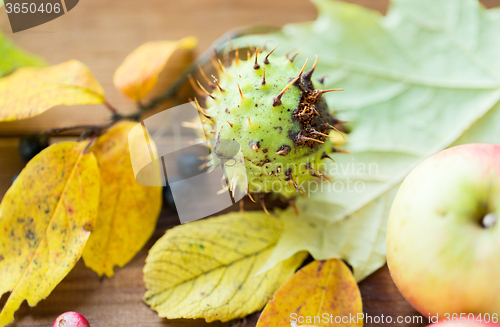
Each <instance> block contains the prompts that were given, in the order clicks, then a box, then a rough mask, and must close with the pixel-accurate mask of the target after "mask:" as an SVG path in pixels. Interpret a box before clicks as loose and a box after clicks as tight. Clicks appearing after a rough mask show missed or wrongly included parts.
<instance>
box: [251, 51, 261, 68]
mask: <svg viewBox="0 0 500 327" xmlns="http://www.w3.org/2000/svg"><path fill="white" fill-rule="evenodd" d="M258 57H259V48H258V47H257V49H255V63H254V65H253V69H259V68H260V65H259V63H258V62H257V58H258Z"/></svg>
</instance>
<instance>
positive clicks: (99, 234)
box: [83, 122, 162, 277]
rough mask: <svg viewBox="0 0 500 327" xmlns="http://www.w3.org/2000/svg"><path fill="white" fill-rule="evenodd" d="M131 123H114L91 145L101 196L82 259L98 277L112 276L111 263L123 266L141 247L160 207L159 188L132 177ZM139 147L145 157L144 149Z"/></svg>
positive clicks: (145, 150) (146, 150) (132, 125)
mask: <svg viewBox="0 0 500 327" xmlns="http://www.w3.org/2000/svg"><path fill="white" fill-rule="evenodd" d="M135 125H137V123H136V122H121V123H118V124H116V125H115V126H113V127H112V128H111V129H110V130H109V131H108V132H107V133H105V134H104V135H102V136H100V137H99V139H98V140H97V142H96V143H95V144H94V145H93V146H92V148H91V151H92V152H93V153H94V154H95V156H96V158H97V162H98V164H99V168H100V171H101V195H100V203H99V213H98V216H97V221H96V224H95V229H94V232H93V233H92V235H91V236H90V238H89V240H88V242H87V245H86V246H85V249H84V251H83V260H84V261H85V264H86V265H87V267H89V268H91V269H92V270H94V271H95V272H96V273H97V274H98V275H99V276H102V275H103V274H106V276H108V277H111V276H113V274H114V271H113V268H114V266H119V267H123V266H124V265H125V264H127V263H128V262H129V261H130V260H131V259H132V258H133V257H134V256H135V254H136V253H137V252H138V251H139V250H140V249H142V247H143V246H144V245H145V244H146V242H147V241H148V240H149V238H150V237H151V235H152V234H153V231H154V229H155V227H156V221H157V220H158V215H159V213H160V210H161V195H162V188H161V187H158V186H143V185H141V184H139V183H137V182H136V180H135V178H134V172H133V170H132V164H131V161H130V153H129V147H128V133H129V132H130V130H131V129H132V128H133V127H134V126H135ZM143 150H144V152H145V153H144V155H145V156H147V157H149V150H148V148H144V149H143ZM135 155H139V154H138V153H135ZM158 173H159V171H158Z"/></svg>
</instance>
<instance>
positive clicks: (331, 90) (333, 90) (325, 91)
mask: <svg viewBox="0 0 500 327" xmlns="http://www.w3.org/2000/svg"><path fill="white" fill-rule="evenodd" d="M318 91H319V93H321V94H323V93H327V92H335V91H344V89H328V90H318Z"/></svg>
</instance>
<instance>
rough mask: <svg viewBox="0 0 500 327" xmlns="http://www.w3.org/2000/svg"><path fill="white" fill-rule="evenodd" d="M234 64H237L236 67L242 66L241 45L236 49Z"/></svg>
mask: <svg viewBox="0 0 500 327" xmlns="http://www.w3.org/2000/svg"><path fill="white" fill-rule="evenodd" d="M234 62H235V63H236V66H238V65H239V64H240V45H239V44H238V46H237V47H236V51H235V52H234Z"/></svg>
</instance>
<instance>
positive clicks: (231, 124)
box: [226, 120, 234, 128]
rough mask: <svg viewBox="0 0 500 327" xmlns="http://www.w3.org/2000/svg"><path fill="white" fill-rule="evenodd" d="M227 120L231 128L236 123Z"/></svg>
mask: <svg viewBox="0 0 500 327" xmlns="http://www.w3.org/2000/svg"><path fill="white" fill-rule="evenodd" d="M226 122H227V123H228V124H229V126H231V128H233V125H234V124H233V123H231V122H230V121H227V120H226Z"/></svg>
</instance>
